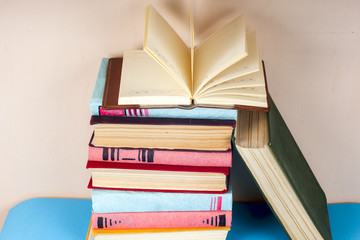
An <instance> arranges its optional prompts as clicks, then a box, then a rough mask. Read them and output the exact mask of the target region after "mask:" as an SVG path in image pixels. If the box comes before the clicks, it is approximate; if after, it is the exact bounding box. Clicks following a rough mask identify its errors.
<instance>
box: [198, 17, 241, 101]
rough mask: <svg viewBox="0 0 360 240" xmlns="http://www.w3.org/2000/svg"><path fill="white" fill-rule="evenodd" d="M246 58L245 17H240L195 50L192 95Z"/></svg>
mask: <svg viewBox="0 0 360 240" xmlns="http://www.w3.org/2000/svg"><path fill="white" fill-rule="evenodd" d="M246 56H247V46H246V32H245V17H244V16H240V17H238V18H236V19H235V20H234V21H232V22H231V23H230V24H228V25H226V26H225V27H224V28H222V29H220V30H219V31H217V32H215V33H214V34H213V35H212V36H210V37H209V38H208V39H207V40H206V41H205V42H203V43H202V44H200V46H199V47H197V48H195V53H194V63H193V64H194V79H193V81H194V91H195V92H194V95H195V94H197V92H198V91H199V90H200V89H201V88H202V86H204V85H205V84H206V83H207V82H208V81H209V80H210V79H211V78H213V77H215V76H216V75H217V74H219V73H220V72H222V71H224V69H226V68H228V67H230V66H231V65H233V64H234V63H236V62H238V61H239V60H241V59H243V58H244V57H246Z"/></svg>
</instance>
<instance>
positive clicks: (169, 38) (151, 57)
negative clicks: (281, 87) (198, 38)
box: [118, 6, 268, 111]
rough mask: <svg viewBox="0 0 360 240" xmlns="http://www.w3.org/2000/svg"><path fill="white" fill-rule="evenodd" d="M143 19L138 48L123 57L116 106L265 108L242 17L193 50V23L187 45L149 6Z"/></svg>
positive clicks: (252, 40) (254, 49) (252, 43)
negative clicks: (142, 45)
mask: <svg viewBox="0 0 360 240" xmlns="http://www.w3.org/2000/svg"><path fill="white" fill-rule="evenodd" d="M145 19H146V23H145V38H144V47H143V50H131V51H125V52H124V55H123V58H124V59H123V67H122V71H121V83H120V87H119V94H118V105H122V106H137V107H151V106H160V107H161V106H176V105H188V106H189V105H195V106H210V107H211V106H212V107H214V106H215V107H224V108H243V109H244V108H245V109H256V110H259V111H260V110H262V111H266V110H268V97H267V96H268V94H267V87H266V81H265V76H264V71H263V66H262V64H261V60H260V54H259V49H258V46H257V42H256V35H255V32H250V33H247V32H246V29H245V17H244V16H240V17H238V18H236V19H234V20H233V21H232V22H230V23H229V24H227V25H226V26H224V27H223V28H221V29H220V30H218V31H217V32H215V33H214V34H212V35H211V36H210V37H209V38H208V39H207V40H206V41H204V42H203V43H201V44H200V45H199V46H197V47H194V31H193V30H194V26H193V21H190V30H191V36H192V40H191V46H190V47H188V46H187V45H186V44H185V43H184V42H183V40H182V39H181V38H180V37H179V36H178V34H177V33H176V32H175V30H174V29H173V28H172V27H171V26H170V25H169V24H168V23H167V22H166V20H165V19H164V18H163V17H162V16H161V15H160V14H159V13H158V12H157V11H156V10H155V9H154V8H153V7H151V6H149V7H148V8H147V10H146V17H145ZM191 19H192V18H191ZM139 69H141V71H139Z"/></svg>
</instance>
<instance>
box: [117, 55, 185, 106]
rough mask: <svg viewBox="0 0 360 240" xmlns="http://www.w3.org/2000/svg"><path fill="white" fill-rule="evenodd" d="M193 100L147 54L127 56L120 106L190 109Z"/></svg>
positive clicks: (125, 56) (124, 62) (124, 65)
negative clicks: (176, 106)
mask: <svg viewBox="0 0 360 240" xmlns="http://www.w3.org/2000/svg"><path fill="white" fill-rule="evenodd" d="M190 98H191V95H189V93H188V92H187V91H186V90H185V89H184V88H183V87H182V86H181V85H180V84H179V83H178V82H177V81H176V80H175V79H174V78H173V77H172V75H171V74H169V73H168V72H167V71H166V70H165V69H164V68H163V67H162V66H161V65H160V64H159V63H158V62H156V61H154V59H153V58H152V57H151V56H149V55H148V54H147V53H146V52H144V51H143V50H133V51H127V52H125V53H124V60H123V68H122V73H121V84H120V90H119V101H118V104H119V105H133V104H138V105H169V104H175V105H178V104H180V105H188V104H190V103H191V102H190ZM164 99H166V102H164Z"/></svg>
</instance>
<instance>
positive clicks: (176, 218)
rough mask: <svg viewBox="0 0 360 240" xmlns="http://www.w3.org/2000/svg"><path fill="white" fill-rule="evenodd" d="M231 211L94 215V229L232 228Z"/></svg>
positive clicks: (92, 217)
mask: <svg viewBox="0 0 360 240" xmlns="http://www.w3.org/2000/svg"><path fill="white" fill-rule="evenodd" d="M231 217H232V216H231V211H190V212H126V213H93V214H92V215H91V219H92V229H93V230H95V229H96V230H98V231H102V232H104V231H107V230H108V229H151V228H208V227H230V226H231Z"/></svg>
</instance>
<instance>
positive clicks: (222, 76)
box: [195, 31, 262, 97]
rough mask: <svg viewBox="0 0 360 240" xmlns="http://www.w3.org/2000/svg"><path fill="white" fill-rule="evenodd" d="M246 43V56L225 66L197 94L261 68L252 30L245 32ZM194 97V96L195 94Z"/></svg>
mask: <svg viewBox="0 0 360 240" xmlns="http://www.w3.org/2000/svg"><path fill="white" fill-rule="evenodd" d="M246 43H247V47H248V56H247V57H246V58H244V59H242V60H241V61H238V62H237V63H235V64H233V65H232V66H231V67H229V68H227V69H226V70H224V71H223V72H221V73H219V74H218V75H216V76H215V77H214V78H212V79H211V80H210V81H208V82H207V83H206V84H205V85H204V86H203V87H202V88H201V90H200V91H199V92H198V94H197V95H201V94H202V93H205V92H207V91H208V90H209V88H212V87H214V86H215V85H218V84H220V83H223V82H225V81H228V80H231V79H234V78H238V77H241V76H244V75H248V74H250V73H253V72H257V71H260V70H261V66H262V64H261V59H260V53H259V48H258V45H257V41H256V32H255V31H252V32H249V33H246ZM195 97H196V96H195Z"/></svg>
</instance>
